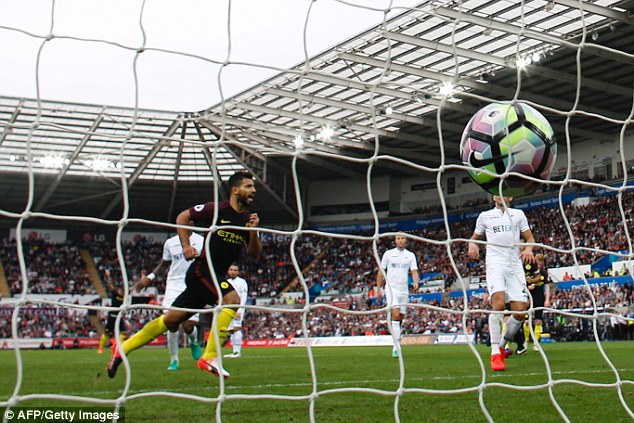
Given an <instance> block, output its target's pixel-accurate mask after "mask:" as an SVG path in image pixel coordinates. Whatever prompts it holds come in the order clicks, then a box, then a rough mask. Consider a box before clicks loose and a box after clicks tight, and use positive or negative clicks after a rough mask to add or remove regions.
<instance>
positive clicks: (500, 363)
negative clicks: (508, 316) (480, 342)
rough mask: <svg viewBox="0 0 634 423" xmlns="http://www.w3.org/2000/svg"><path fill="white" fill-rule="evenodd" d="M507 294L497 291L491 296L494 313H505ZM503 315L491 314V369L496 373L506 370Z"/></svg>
mask: <svg viewBox="0 0 634 423" xmlns="http://www.w3.org/2000/svg"><path fill="white" fill-rule="evenodd" d="M505 296H506V294H505V293H504V291H496V292H493V294H491V308H492V310H493V311H494V312H496V311H497V312H502V311H504V303H505ZM503 320H504V315H503V314H502V313H491V314H490V315H489V336H490V338H491V368H492V369H493V370H495V371H502V370H505V369H506V366H505V364H504V357H505V354H504V352H503V351H504V350H503V348H504V347H503V346H501V344H502V322H503Z"/></svg>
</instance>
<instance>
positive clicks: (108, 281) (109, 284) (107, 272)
mask: <svg viewBox="0 0 634 423" xmlns="http://www.w3.org/2000/svg"><path fill="white" fill-rule="evenodd" d="M104 274H105V275H106V288H107V289H108V291H114V285H113V284H112V274H111V273H110V269H106V270H105V271H104Z"/></svg>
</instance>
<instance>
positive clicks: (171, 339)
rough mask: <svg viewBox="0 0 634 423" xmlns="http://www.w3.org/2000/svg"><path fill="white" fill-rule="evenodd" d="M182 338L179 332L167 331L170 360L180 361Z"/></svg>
mask: <svg viewBox="0 0 634 423" xmlns="http://www.w3.org/2000/svg"><path fill="white" fill-rule="evenodd" d="M179 338H180V333H179V332H172V331H169V330H168V331H167V349H168V350H169V353H170V360H172V361H174V360H176V361H178V341H179Z"/></svg>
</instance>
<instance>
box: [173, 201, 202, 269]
mask: <svg viewBox="0 0 634 423" xmlns="http://www.w3.org/2000/svg"><path fill="white" fill-rule="evenodd" d="M191 221H192V216H191V212H190V209H187V210H183V211H182V212H180V213H179V215H178V216H176V224H177V225H182V226H189V224H190V223H189V222H191ZM176 233H177V234H178V239H180V241H181V246H182V247H183V257H185V259H186V260H192V259H194V258H196V257H198V256H199V255H200V251H198V250H196V248H194V247H192V245H191V244H190V243H189V237H190V236H191V234H192V231H191V230H189V229H187V228H182V227H179V228H176Z"/></svg>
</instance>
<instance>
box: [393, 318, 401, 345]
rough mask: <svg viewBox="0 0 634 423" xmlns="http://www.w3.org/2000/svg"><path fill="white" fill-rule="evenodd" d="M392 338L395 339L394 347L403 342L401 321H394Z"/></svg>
mask: <svg viewBox="0 0 634 423" xmlns="http://www.w3.org/2000/svg"><path fill="white" fill-rule="evenodd" d="M392 336H393V337H394V345H396V343H398V342H401V322H400V321H399V320H392Z"/></svg>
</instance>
